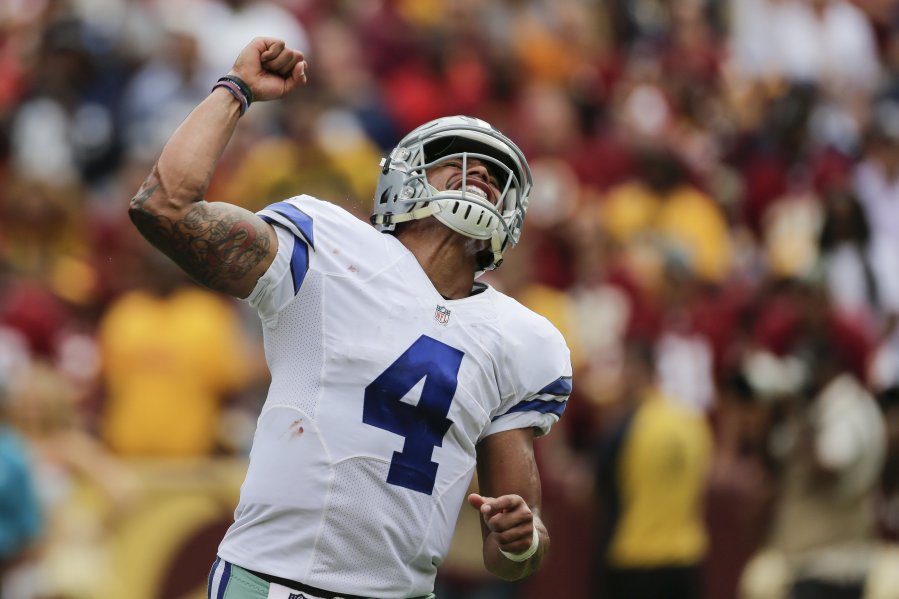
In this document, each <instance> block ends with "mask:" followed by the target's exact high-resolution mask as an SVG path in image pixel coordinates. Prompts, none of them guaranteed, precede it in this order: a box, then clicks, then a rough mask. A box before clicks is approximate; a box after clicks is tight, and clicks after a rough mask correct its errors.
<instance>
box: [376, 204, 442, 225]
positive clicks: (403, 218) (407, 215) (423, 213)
mask: <svg viewBox="0 0 899 599" xmlns="http://www.w3.org/2000/svg"><path fill="white" fill-rule="evenodd" d="M438 212H440V206H439V205H438V204H437V202H431V203H429V204H426V205H424V206H422V207H421V208H416V209H415V210H410V211H409V212H404V213H402V214H378V215H377V216H375V217H374V218H373V219H372V221H371V222H372V223H373V224H375V225H395V224H397V223H406V222H409V221H411V220H418V219H420V218H427V217H429V216H432V215H434V214H437V213H438Z"/></svg>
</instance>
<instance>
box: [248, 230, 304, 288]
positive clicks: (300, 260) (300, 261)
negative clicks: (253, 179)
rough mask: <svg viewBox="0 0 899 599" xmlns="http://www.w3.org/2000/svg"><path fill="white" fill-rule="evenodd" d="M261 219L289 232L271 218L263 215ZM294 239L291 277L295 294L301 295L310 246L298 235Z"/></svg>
mask: <svg viewBox="0 0 899 599" xmlns="http://www.w3.org/2000/svg"><path fill="white" fill-rule="evenodd" d="M260 218H262V220H264V221H265V222H267V223H268V224H270V225H272V226H274V227H281V228H282V229H285V230H289V229H287V227H285V226H284V225H282V224H281V223H279V222H278V221H276V220H275V219H273V218H271V217H269V216H265V215H264V214H262V215H260ZM294 239H295V241H294V244H293V253H292V254H291V256H290V276H291V277H292V278H293V292H294V294H296V293H299V291H300V287H301V286H302V285H303V279H305V278H306V273H307V272H308V271H309V246H308V245H306V243H305V242H304V241H303V240H300V239H296V235H294Z"/></svg>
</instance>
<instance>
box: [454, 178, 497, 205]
mask: <svg viewBox="0 0 899 599" xmlns="http://www.w3.org/2000/svg"><path fill="white" fill-rule="evenodd" d="M449 189H451V190H453V191H463V192H465V193H466V194H471V195H473V196H477V197H479V198H481V199H483V200H490V199H491V195H492V194H491V193H490V187H489V186H488V185H487V184H486V183H483V182H481V181H478V180H476V179H475V180H472V179H470V178H469V180H468V181H465V187H464V188H463V187H462V180H460V181H458V182H457V183H455V184H453V185H450V186H449Z"/></svg>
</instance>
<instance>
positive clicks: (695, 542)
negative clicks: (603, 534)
mask: <svg viewBox="0 0 899 599" xmlns="http://www.w3.org/2000/svg"><path fill="white" fill-rule="evenodd" d="M711 456H712V438H711V433H710V431H709V426H708V424H707V423H706V421H705V419H704V417H703V416H702V415H701V414H697V413H695V412H693V411H691V410H689V409H688V408H686V407H683V406H680V405H678V404H677V403H676V402H674V401H672V400H669V399H667V398H665V397H663V396H662V395H660V394H653V395H652V396H651V397H649V398H647V399H645V400H644V401H643V403H642V404H641V405H640V407H639V408H638V410H637V413H636V414H635V415H634V420H633V422H632V423H631V425H630V430H629V432H628V434H627V438H626V440H625V441H624V446H623V447H622V452H621V456H620V459H619V462H618V467H617V481H618V484H619V497H620V516H619V519H618V523H617V526H616V528H615V535H614V537H613V538H612V544H611V547H610V553H609V561H610V563H611V564H612V565H613V566H615V567H618V568H653V567H663V566H678V565H684V566H686V565H693V564H695V563H697V562H698V561H700V560H701V559H702V557H703V556H704V554H705V551H706V547H707V544H708V539H707V535H706V530H705V524H704V522H703V495H704V493H705V489H706V477H707V475H708V469H709V466H710V464H711Z"/></svg>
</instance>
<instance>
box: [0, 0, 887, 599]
mask: <svg viewBox="0 0 899 599" xmlns="http://www.w3.org/2000/svg"><path fill="white" fill-rule="evenodd" d="M263 34H265V35H272V36H277V37H281V38H283V39H285V40H287V42H288V44H289V45H291V46H293V47H297V48H299V49H302V50H304V51H305V52H306V53H307V59H308V62H309V85H308V86H306V87H305V88H304V89H302V90H300V91H299V92H297V93H295V94H293V95H292V96H290V97H289V98H287V99H285V100H283V101H279V102H276V103H270V104H257V105H254V106H253V108H252V109H251V110H250V111H249V112H248V113H247V115H246V116H245V117H244V118H243V119H242V120H241V123H240V127H239V129H238V132H237V135H236V136H235V138H234V139H233V140H232V142H231V144H230V146H229V148H228V150H227V153H226V155H225V156H224V158H223V160H222V163H221V167H220V168H219V170H218V172H217V174H216V176H215V179H214V180H213V182H212V187H211V190H210V193H209V198H210V199H211V200H224V201H229V202H234V203H237V204H240V205H242V206H245V207H247V208H249V209H260V208H262V207H263V206H265V205H267V204H268V203H270V202H272V201H276V200H279V199H283V198H285V197H289V196H292V195H296V194H299V193H308V194H311V195H316V196H318V197H321V198H323V199H327V200H330V201H333V202H336V203H338V204H340V205H342V206H344V207H346V208H347V209H349V210H351V211H353V212H354V213H356V214H358V215H359V216H360V218H367V215H368V213H369V202H370V197H371V195H372V192H373V189H374V184H375V180H376V177H377V173H378V169H377V164H378V160H379V158H380V157H381V156H382V155H384V153H385V152H387V151H389V149H390V148H391V147H392V146H393V145H394V144H395V143H396V142H397V141H398V139H399V138H400V137H401V136H402V135H403V134H404V133H405V132H407V131H408V130H410V129H412V128H413V127H415V126H417V125H418V124H420V123H422V122H424V121H426V120H429V119H432V118H435V117H438V116H443V115H449V114H470V115H475V116H479V117H482V118H484V119H486V120H488V121H490V122H491V123H493V124H494V125H495V126H497V127H498V128H499V129H501V130H502V131H503V132H505V133H506V134H508V135H509V136H510V137H512V138H513V139H514V140H516V141H517V142H518V143H519V145H520V146H521V147H522V149H523V150H524V151H525V154H526V155H527V156H529V158H530V161H531V166H532V169H533V171H534V179H535V186H536V187H535V190H534V193H533V195H532V198H531V205H530V210H529V213H528V218H527V221H526V223H525V232H524V235H523V240H522V243H521V244H520V245H519V246H518V247H517V248H515V249H514V250H513V251H511V252H510V253H509V254H508V256H507V260H506V261H505V263H504V264H503V266H502V268H501V269H499V270H498V271H495V272H494V273H490V274H489V275H488V276H487V277H486V278H487V279H488V280H489V282H490V283H491V284H493V285H495V286H496V287H497V288H499V289H501V290H503V291H504V292H506V293H509V294H511V295H512V296H514V297H515V298H517V299H518V300H519V301H521V302H522V303H524V304H525V305H527V306H529V307H531V308H532V309H534V310H536V311H538V312H540V313H542V314H544V315H546V316H547V317H548V318H550V319H551V320H552V321H553V322H554V323H555V324H556V325H557V326H558V327H559V328H560V330H562V332H563V333H564V334H565V336H566V338H567V340H568V343H569V345H570V347H571V350H572V358H573V362H574V369H575V372H574V380H575V392H574V395H573V396H572V397H571V400H570V401H569V403H568V409H567V411H566V413H565V415H564V418H563V419H562V420H561V422H560V423H559V424H558V425H557V426H556V427H555V429H554V430H553V433H552V434H551V435H549V436H548V437H546V438H544V439H542V440H540V441H538V443H537V452H538V459H539V462H540V467H541V474H542V479H543V480H542V483H543V495H544V512H543V517H544V520H545V521H546V522H547V525H548V527H549V529H550V531H551V533H552V551H551V552H550V554H549V556H548V558H547V559H546V561H545V562H544V566H543V569H542V570H541V571H540V572H539V573H538V574H537V575H536V576H534V577H533V578H531V579H529V580H527V581H525V582H522V583H517V584H506V583H499V582H495V581H493V580H492V579H490V578H488V576H487V575H486V574H485V573H484V572H483V568H482V566H481V564H480V533H479V530H478V523H477V515H476V514H474V513H469V512H470V511H471V510H463V513H462V515H461V517H460V521H459V526H458V529H457V534H456V537H455V540H454V543H453V547H452V550H451V552H450V555H449V557H448V559H447V561H446V562H445V563H444V564H443V566H442V568H441V574H440V576H439V579H438V589H437V590H438V595H439V597H440V598H441V599H518V598H523V599H531V598H534V599H536V598H537V597H565V598H568V599H581V598H588V597H590V598H593V597H597V598H599V597H602V598H609V599H615V598H619V597H620V598H630V599H634V598H637V597H663V596H664V597H671V598H675V599H691V598H703V599H731V598H738V597H739V598H743V599H755V598H758V599H765V598H771V599H774V598H783V599H788V598H799V599H815V598H819V599H828V598H831V597H833V598H840V599H843V598H845V599H849V598H855V597H858V598H862V597H864V598H867V599H872V598H876V599H887V598H896V597H899V549H897V545H896V544H895V543H896V541H897V540H899V6H897V2H896V1H895V0H852V1H850V0H730V1H728V0H490V1H484V0H480V1H479V0H365V1H352V0H342V1H341V0H3V1H2V2H0V581H2V583H0V584H2V598H3V599H120V598H122V597H129V598H130V599H201V598H203V597H205V582H206V574H207V572H208V569H209V566H210V565H211V563H212V561H213V559H214V553H215V548H216V546H217V543H218V541H219V539H220V537H221V535H222V533H223V531H224V530H225V528H226V527H227V526H228V524H229V523H230V521H231V517H232V512H233V508H234V505H235V504H236V500H237V492H238V489H239V485H240V482H241V480H242V476H243V473H244V469H245V466H246V464H245V460H246V455H247V452H248V449H249V443H250V440H251V437H252V434H253V429H254V424H255V417H256V414H257V412H258V409H259V407H260V406H261V404H262V401H263V400H264V397H265V390H266V385H267V382H268V380H267V377H268V374H267V371H266V368H265V363H264V360H263V357H262V354H261V339H260V333H259V330H258V322H257V319H256V316H255V314H253V313H252V312H251V311H248V308H247V307H246V306H244V305H242V304H240V303H239V302H236V301H230V300H229V299H227V298H224V297H222V296H219V295H215V294H212V293H210V292H208V291H205V290H203V289H202V288H200V287H199V286H197V285H195V284H194V283H192V282H190V281H189V280H187V279H186V278H185V277H184V276H182V275H180V274H179V272H178V271H177V270H175V269H174V267H173V266H172V265H171V264H170V263H168V262H167V261H166V259H164V258H163V257H162V256H161V254H158V253H157V252H155V251H153V250H151V248H150V246H149V245H148V244H147V243H146V242H144V241H143V240H142V239H141V238H140V237H139V236H138V235H137V234H136V232H135V230H134V229H133V227H132V226H131V225H130V223H129V221H128V218H127V214H126V210H127V204H128V201H129V199H130V198H131V197H132V195H134V193H135V192H136V190H137V189H138V187H139V186H140V184H141V182H142V181H143V179H144V178H145V177H146V176H147V174H148V173H149V171H150V168H151V166H152V164H153V162H154V160H155V158H156V156H157V155H158V153H159V151H160V149H161V147H162V144H163V143H164V141H165V140H166V138H167V137H168V135H169V134H170V133H171V132H172V131H173V130H174V128H175V127H176V126H177V124H178V123H179V122H180V121H181V119H183V118H184V117H185V116H186V115H187V114H188V112H189V111H190V110H191V108H192V107H193V106H194V105H196V104H197V103H198V102H199V101H200V100H201V99H202V98H203V97H205V96H206V94H208V93H209V90H210V88H211V86H212V83H213V82H214V81H215V80H216V79H217V78H218V77H219V76H220V75H222V74H224V73H225V72H226V71H227V70H228V68H229V66H230V64H231V61H232V60H233V59H234V57H235V56H236V55H237V53H238V52H239V50H240V49H241V48H242V47H243V46H244V45H245V44H246V43H247V42H248V41H249V39H250V38H252V37H253V36H255V35H263ZM285 475H287V476H289V475H290V474H289V473H285ZM472 512H473V511H472ZM658 588H663V589H667V590H668V594H667V595H662V594H659V593H658V592H656V591H654V590H653V589H658Z"/></svg>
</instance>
